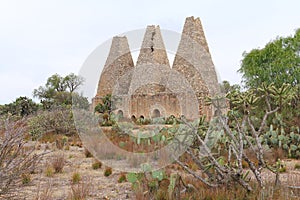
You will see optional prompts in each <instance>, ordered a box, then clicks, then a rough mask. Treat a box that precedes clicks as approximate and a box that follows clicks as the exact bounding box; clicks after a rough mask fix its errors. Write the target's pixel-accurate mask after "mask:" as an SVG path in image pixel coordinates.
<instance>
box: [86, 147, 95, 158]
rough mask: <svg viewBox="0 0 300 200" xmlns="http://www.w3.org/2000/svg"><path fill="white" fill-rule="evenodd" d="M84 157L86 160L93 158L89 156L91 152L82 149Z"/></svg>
mask: <svg viewBox="0 0 300 200" xmlns="http://www.w3.org/2000/svg"><path fill="white" fill-rule="evenodd" d="M84 155H85V157H86V158H92V157H93V154H91V152H90V151H89V150H88V149H87V148H84Z"/></svg>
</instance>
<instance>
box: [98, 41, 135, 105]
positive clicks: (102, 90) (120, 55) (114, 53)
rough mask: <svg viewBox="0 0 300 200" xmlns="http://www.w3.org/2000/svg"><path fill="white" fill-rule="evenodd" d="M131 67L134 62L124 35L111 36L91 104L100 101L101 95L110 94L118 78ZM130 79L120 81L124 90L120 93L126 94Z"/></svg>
mask: <svg viewBox="0 0 300 200" xmlns="http://www.w3.org/2000/svg"><path fill="white" fill-rule="evenodd" d="M133 67H134V63H133V60H132V56H131V53H130V49H129V45H128V41H127V38H126V37H125V36H124V37H120V36H116V37H113V39H112V44H111V48H110V51H109V54H108V57H107V60H106V63H105V65H104V68H103V71H102V73H101V76H100V80H99V83H98V89H97V95H96V97H95V98H94V102H93V104H94V105H97V104H98V103H99V102H101V97H103V96H105V95H107V94H112V93H113V90H114V87H115V85H117V83H118V81H119V79H120V78H121V77H122V76H124V75H125V74H126V73H128V72H130V71H131V70H132V69H133ZM130 81H131V80H127V81H126V82H125V83H122V89H123V90H125V91H121V92H122V93H124V94H127V92H128V88H129V85H130ZM119 92H120V91H119Z"/></svg>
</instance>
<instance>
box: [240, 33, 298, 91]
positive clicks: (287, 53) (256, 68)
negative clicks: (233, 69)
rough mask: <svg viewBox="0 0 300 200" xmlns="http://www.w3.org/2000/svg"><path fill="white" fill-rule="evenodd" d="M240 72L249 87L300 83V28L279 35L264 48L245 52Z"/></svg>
mask: <svg viewBox="0 0 300 200" xmlns="http://www.w3.org/2000/svg"><path fill="white" fill-rule="evenodd" d="M239 72H240V73H241V74H242V76H243V82H244V83H245V85H246V87H248V88H251V87H253V88H255V87H258V86H260V85H261V84H262V83H265V84H267V85H269V84H271V83H274V84H275V85H276V86H277V87H280V86H281V85H282V84H284V83H288V84H291V85H292V86H295V85H297V84H300V29H298V30H297V31H296V32H295V34H294V35H292V36H288V37H278V38H277V39H275V40H273V41H271V42H269V43H268V44H266V46H265V47H264V48H262V49H253V50H251V51H250V52H248V53H246V52H245V53H244V54H243V60H242V63H241V68H240V69H239Z"/></svg>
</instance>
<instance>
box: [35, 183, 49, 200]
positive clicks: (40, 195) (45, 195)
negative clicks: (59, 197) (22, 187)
mask: <svg viewBox="0 0 300 200" xmlns="http://www.w3.org/2000/svg"><path fill="white" fill-rule="evenodd" d="M52 194H53V191H52V181H51V180H48V181H47V183H46V185H45V186H44V187H41V182H39V184H38V188H37V194H36V195H35V198H34V199H35V200H52V199H53V197H52Z"/></svg>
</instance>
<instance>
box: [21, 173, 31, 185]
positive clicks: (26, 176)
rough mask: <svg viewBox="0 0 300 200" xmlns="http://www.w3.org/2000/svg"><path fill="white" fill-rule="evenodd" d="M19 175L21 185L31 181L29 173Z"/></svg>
mask: <svg viewBox="0 0 300 200" xmlns="http://www.w3.org/2000/svg"><path fill="white" fill-rule="evenodd" d="M21 177H22V184H23V185H26V184H28V183H30V182H31V175H30V174H29V173H26V174H22V175H21Z"/></svg>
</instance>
